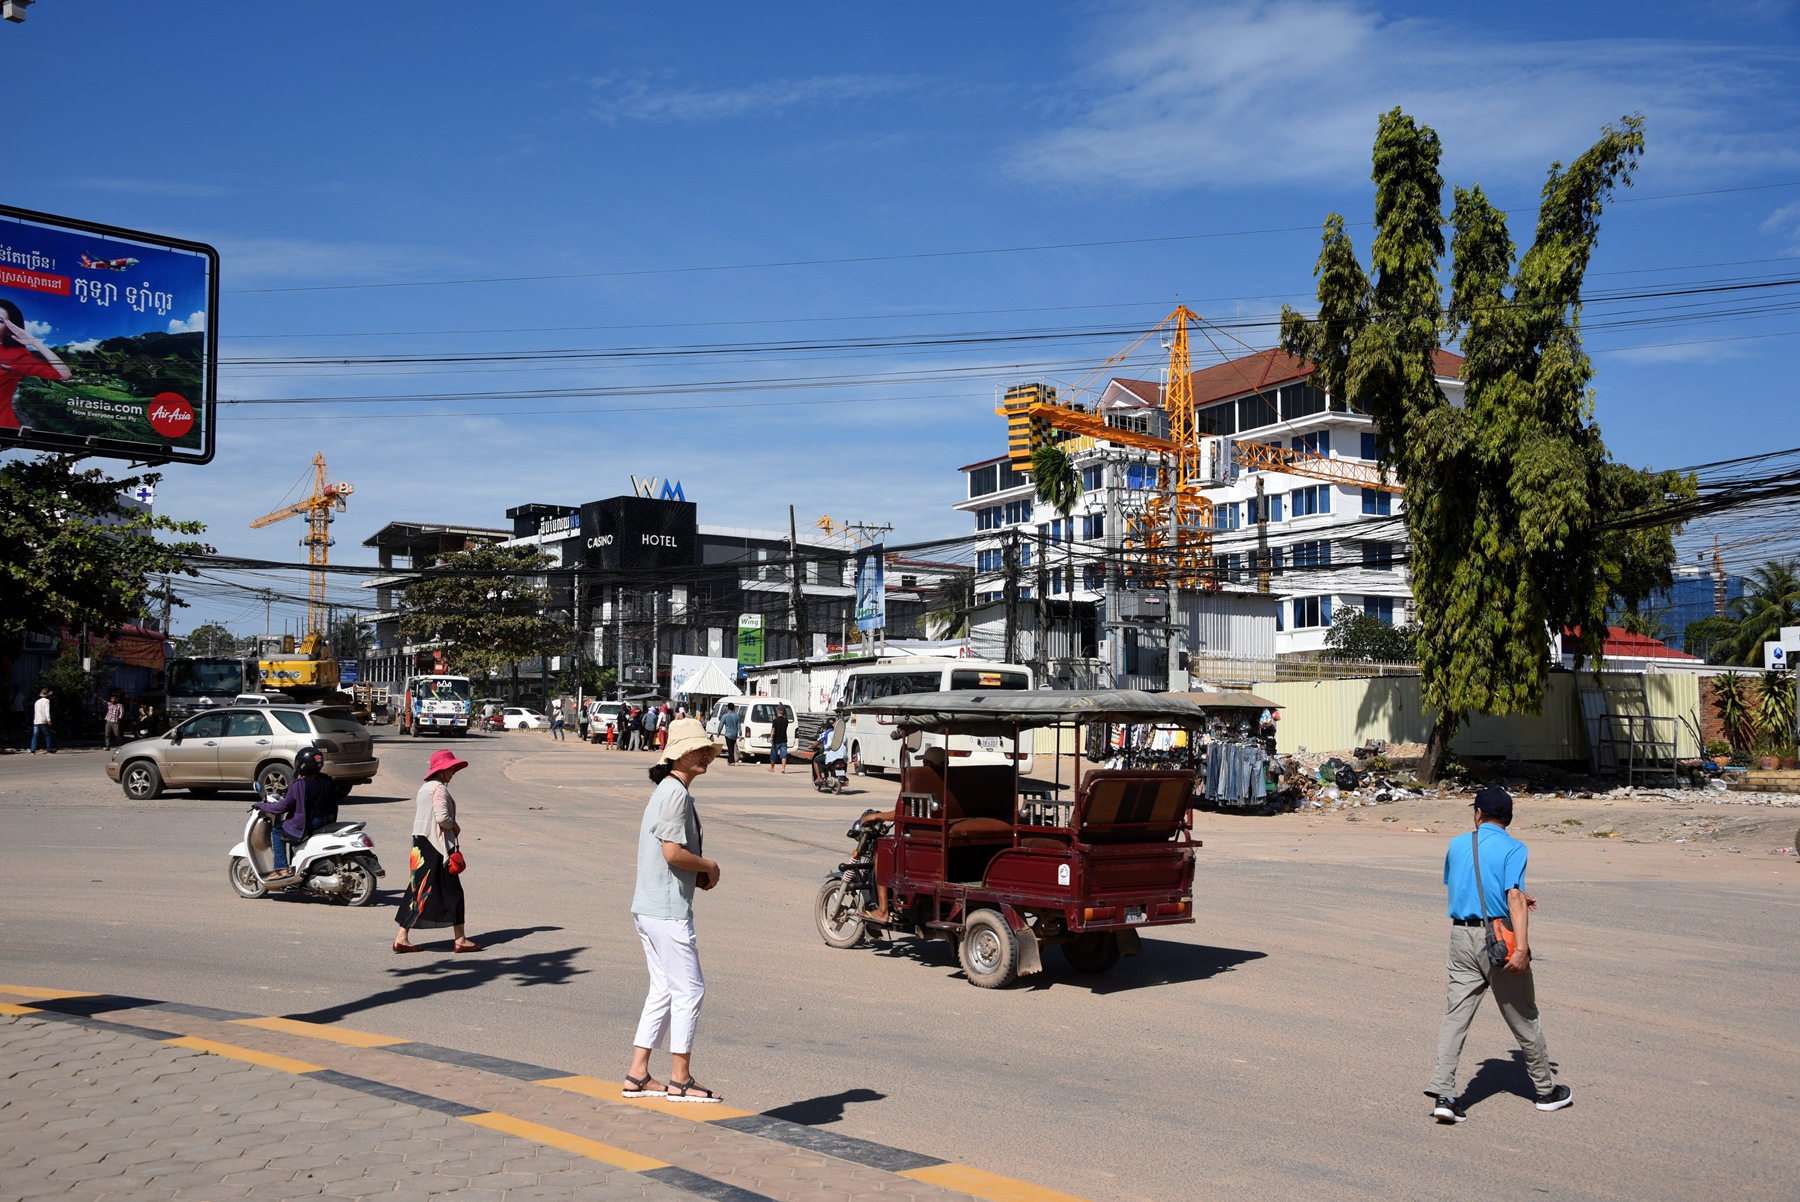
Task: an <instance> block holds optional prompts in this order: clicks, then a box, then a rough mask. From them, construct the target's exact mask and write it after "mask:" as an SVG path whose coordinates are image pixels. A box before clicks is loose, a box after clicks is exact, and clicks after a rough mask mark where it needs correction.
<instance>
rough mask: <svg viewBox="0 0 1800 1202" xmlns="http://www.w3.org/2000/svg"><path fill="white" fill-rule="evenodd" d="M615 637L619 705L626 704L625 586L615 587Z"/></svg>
mask: <svg viewBox="0 0 1800 1202" xmlns="http://www.w3.org/2000/svg"><path fill="white" fill-rule="evenodd" d="M613 637H614V638H615V639H617V640H618V646H619V654H618V656H617V657H616V658H615V659H614V660H613V683H614V684H616V685H617V686H618V688H619V704H620V705H621V706H623V705H624V704H625V586H624V585H623V584H616V585H614V586H613Z"/></svg>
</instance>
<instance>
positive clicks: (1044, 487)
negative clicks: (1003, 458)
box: [1031, 442, 1081, 662]
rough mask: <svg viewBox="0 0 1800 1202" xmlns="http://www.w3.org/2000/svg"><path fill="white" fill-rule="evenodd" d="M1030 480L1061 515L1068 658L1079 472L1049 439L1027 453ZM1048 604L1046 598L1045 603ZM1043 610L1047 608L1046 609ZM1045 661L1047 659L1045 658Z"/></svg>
mask: <svg viewBox="0 0 1800 1202" xmlns="http://www.w3.org/2000/svg"><path fill="white" fill-rule="evenodd" d="M1031 481H1032V485H1033V487H1035V488H1036V490H1037V498H1038V500H1040V501H1042V502H1044V504H1046V505H1048V506H1050V508H1052V509H1054V510H1056V512H1057V513H1058V514H1060V515H1061V516H1062V525H1063V547H1064V549H1065V558H1064V580H1065V581H1066V584H1065V586H1064V590H1063V591H1064V592H1065V593H1066V594H1068V597H1069V658H1070V659H1073V658H1075V599H1074V598H1075V537H1074V536H1075V530H1074V527H1073V525H1072V524H1071V519H1070V516H1069V515H1070V514H1072V513H1074V512H1075V506H1076V503H1077V502H1079V501H1080V500H1081V473H1080V472H1079V471H1077V470H1076V468H1075V460H1074V459H1073V458H1071V457H1070V455H1069V453H1068V452H1067V451H1065V450H1063V449H1062V448H1061V447H1060V446H1058V445H1057V444H1055V443H1053V442H1046V443H1042V444H1040V445H1039V447H1038V448H1037V450H1035V451H1033V452H1032V453H1031ZM1045 604H1046V605H1048V601H1047V600H1046V602H1045ZM1046 612H1047V611H1046ZM1046 662H1048V660H1047V659H1046Z"/></svg>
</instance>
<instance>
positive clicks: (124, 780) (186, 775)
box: [106, 703, 381, 801]
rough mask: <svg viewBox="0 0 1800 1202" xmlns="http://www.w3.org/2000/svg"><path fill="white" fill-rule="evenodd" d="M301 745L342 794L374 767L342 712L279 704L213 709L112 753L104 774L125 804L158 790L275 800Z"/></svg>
mask: <svg viewBox="0 0 1800 1202" xmlns="http://www.w3.org/2000/svg"><path fill="white" fill-rule="evenodd" d="M302 747H317V748H318V749H319V750H320V751H322V752H324V753H325V775H327V776H329V777H331V779H333V780H335V781H337V782H338V783H339V784H340V785H343V786H344V787H345V788H346V789H351V788H354V787H356V786H357V785H366V784H368V783H369V782H370V781H372V780H374V779H375V774H376V772H378V771H379V770H380V768H381V764H380V761H379V760H377V759H376V758H375V739H374V736H372V735H370V734H369V732H368V730H367V728H365V727H364V726H363V724H362V723H360V722H358V721H357V720H356V719H355V718H354V717H353V716H352V715H351V713H350V711H349V710H348V709H345V708H344V707H342V706H336V705H298V704H294V703H282V704H278V705H256V706H248V705H245V706H237V705H234V706H221V707H219V708H218V709H215V710H209V711H207V712H206V713H203V714H196V715H194V716H193V717H192V718H189V719H188V720H187V721H185V722H182V723H180V724H179V725H177V726H175V727H173V728H172V729H170V730H169V731H168V733H166V734H162V735H157V736H155V737H153V738H147V739H134V740H133V741H131V742H129V743H125V744H122V745H121V746H119V747H118V748H116V749H115V750H114V751H113V753H112V759H111V760H109V761H108V762H107V765H106V775H107V776H108V777H110V778H111V779H112V780H114V781H117V782H118V784H119V785H120V786H121V787H122V788H123V789H124V790H125V796H127V797H129V798H131V799H132V800H133V801H150V800H152V799H154V798H157V797H160V796H162V793H163V791H164V789H186V790H187V791H188V792H189V793H192V794H194V795H196V796H208V795H210V794H213V793H217V792H219V791H220V790H222V789H248V790H254V791H256V792H258V793H260V794H262V795H263V796H265V797H279V796H280V795H281V794H283V793H285V792H287V787H288V785H290V784H292V783H293V780H294V756H295V754H296V753H297V752H298V751H299V750H300V749H301V748H302Z"/></svg>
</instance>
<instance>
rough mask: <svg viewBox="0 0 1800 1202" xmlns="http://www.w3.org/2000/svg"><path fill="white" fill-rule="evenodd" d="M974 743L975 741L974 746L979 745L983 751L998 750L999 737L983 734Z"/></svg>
mask: <svg viewBox="0 0 1800 1202" xmlns="http://www.w3.org/2000/svg"><path fill="white" fill-rule="evenodd" d="M975 743H976V746H978V747H980V748H981V749H982V750H983V751H999V750H1000V739H999V738H998V736H992V735H984V736H982V737H981V738H979V739H977V740H975Z"/></svg>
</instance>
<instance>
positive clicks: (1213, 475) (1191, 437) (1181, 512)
mask: <svg viewBox="0 0 1800 1202" xmlns="http://www.w3.org/2000/svg"><path fill="white" fill-rule="evenodd" d="M1189 322H1194V323H1195V324H1200V323H1201V318H1200V317H1199V316H1198V315H1197V314H1196V313H1194V311H1193V310H1191V309H1189V308H1188V307H1187V306H1186V305H1181V306H1178V307H1177V308H1176V310H1175V311H1174V312H1173V313H1171V314H1169V316H1168V317H1166V318H1164V319H1163V321H1162V322H1161V323H1159V324H1158V325H1157V326H1156V327H1154V328H1153V329H1150V330H1147V331H1145V333H1144V334H1143V336H1142V337H1140V338H1138V339H1137V340H1136V341H1135V342H1133V343H1132V344H1131V345H1130V346H1128V347H1126V348H1125V349H1124V350H1122V351H1120V352H1119V353H1118V354H1116V355H1114V356H1112V357H1111V358H1110V359H1108V360H1106V362H1104V363H1102V364H1101V365H1100V366H1099V367H1098V368H1096V369H1095V370H1094V371H1092V372H1090V373H1089V374H1088V375H1087V376H1085V377H1083V379H1082V380H1081V381H1080V382H1079V383H1077V384H1076V386H1075V387H1074V388H1073V389H1071V390H1070V393H1069V396H1070V397H1079V396H1081V395H1083V393H1084V391H1085V389H1086V388H1087V386H1088V384H1089V383H1090V382H1092V381H1095V380H1096V379H1097V378H1100V377H1101V375H1102V373H1104V372H1106V371H1107V370H1108V369H1109V368H1111V367H1113V366H1114V365H1115V364H1117V363H1120V362H1122V361H1123V360H1124V359H1125V358H1126V357H1127V356H1129V355H1130V354H1131V353H1132V352H1133V351H1135V350H1136V349H1137V348H1138V347H1139V346H1141V345H1142V344H1143V343H1144V341H1145V340H1146V339H1148V338H1149V337H1150V336H1151V335H1152V334H1155V333H1157V332H1158V331H1160V330H1163V329H1167V330H1168V331H1169V368H1168V371H1169V379H1168V384H1167V386H1166V388H1165V390H1164V397H1163V408H1164V410H1165V411H1166V412H1167V413H1168V416H1169V436H1168V437H1167V438H1162V437H1159V436H1158V435H1155V434H1146V433H1142V432H1140V431H1137V430H1132V429H1128V428H1125V427H1121V426H1115V425H1111V424H1109V423H1108V422H1107V420H1106V416H1105V415H1104V414H1102V413H1101V412H1100V406H1099V403H1098V397H1096V398H1095V403H1094V404H1093V405H1092V406H1091V408H1090V407H1089V406H1087V405H1085V404H1083V403H1081V402H1080V401H1078V400H1070V399H1063V400H1059V399H1058V398H1057V396H1056V393H1055V390H1054V389H1046V388H1044V387H1043V386H1041V385H1036V384H1029V385H1024V386H1022V387H1018V388H1014V389H1012V390H1010V391H1008V392H1007V394H1006V396H1005V399H1004V401H1003V403H1002V406H1001V408H999V409H997V410H995V412H996V413H999V414H1002V415H1003V416H1005V417H1006V419H1007V426H1008V431H1007V433H1008V437H1007V451H1008V456H1009V457H1010V458H1011V459H1012V460H1013V461H1014V462H1015V463H1021V464H1028V463H1029V462H1030V460H1031V453H1032V451H1033V450H1035V449H1036V448H1037V447H1038V446H1040V445H1041V444H1043V443H1044V442H1047V441H1048V440H1049V439H1050V437H1051V434H1050V432H1051V431H1052V430H1062V431H1064V432H1066V433H1069V434H1075V435H1080V436H1085V437H1088V438H1092V439H1094V440H1096V441H1105V442H1110V443H1114V444H1116V445H1119V446H1128V447H1135V448H1137V449H1139V450H1143V451H1150V452H1153V453H1155V454H1157V455H1160V456H1161V457H1162V459H1163V466H1162V471H1163V473H1164V475H1163V488H1162V489H1160V490H1158V491H1155V492H1153V493H1151V494H1150V496H1149V498H1148V499H1147V500H1146V502H1145V506H1144V510H1143V512H1142V513H1140V514H1137V515H1134V516H1133V517H1132V518H1131V519H1130V520H1129V522H1128V524H1127V527H1126V539H1125V541H1126V544H1127V545H1128V546H1130V547H1132V548H1134V549H1136V550H1140V551H1143V552H1145V553H1146V558H1147V560H1148V564H1147V567H1148V573H1147V574H1148V577H1149V578H1150V579H1152V580H1155V579H1156V578H1158V577H1161V576H1162V574H1163V572H1164V571H1165V570H1170V571H1173V572H1174V573H1175V574H1176V577H1177V580H1178V581H1179V583H1180V586H1181V587H1182V588H1201V589H1216V588H1218V587H1219V583H1218V574H1217V573H1216V572H1213V571H1212V570H1211V568H1212V566H1213V565H1212V529H1213V515H1212V510H1213V505H1212V501H1211V500H1210V499H1209V498H1208V497H1207V496H1206V490H1208V489H1212V488H1218V487H1221V486H1223V485H1224V484H1226V483H1228V478H1229V468H1230V467H1231V466H1232V465H1233V464H1234V463H1235V464H1236V466H1238V467H1241V468H1243V469H1244V470H1246V471H1259V470H1260V471H1273V472H1282V473H1285V474H1287V475H1290V476H1300V477H1303V478H1305V479H1311V480H1328V481H1330V482H1332V483H1334V484H1350V485H1357V486H1359V487H1362V488H1374V489H1379V490H1381V491H1382V492H1389V493H1398V492H1401V491H1402V490H1401V487H1400V485H1399V483H1398V482H1397V481H1395V480H1394V478H1393V477H1392V476H1391V475H1389V474H1388V473H1387V472H1386V471H1384V470H1382V469H1381V468H1380V467H1377V466H1375V465H1372V464H1364V463H1361V462H1356V461H1351V460H1344V459H1333V458H1330V457H1328V456H1324V455H1313V454H1308V453H1307V452H1305V451H1291V450H1288V449H1286V448H1283V447H1279V446H1273V445H1270V444H1267V443H1260V442H1240V441H1238V440H1236V439H1232V438H1225V437H1221V436H1211V435H1208V436H1203V435H1201V434H1200V433H1199V432H1198V430H1197V428H1196V424H1195V418H1194V385H1193V369H1192V363H1191V360H1190V358H1189V354H1188V323H1189ZM1258 395H1259V396H1260V395H1261V393H1260V392H1259V393H1258ZM1171 511H1172V512H1171Z"/></svg>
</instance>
